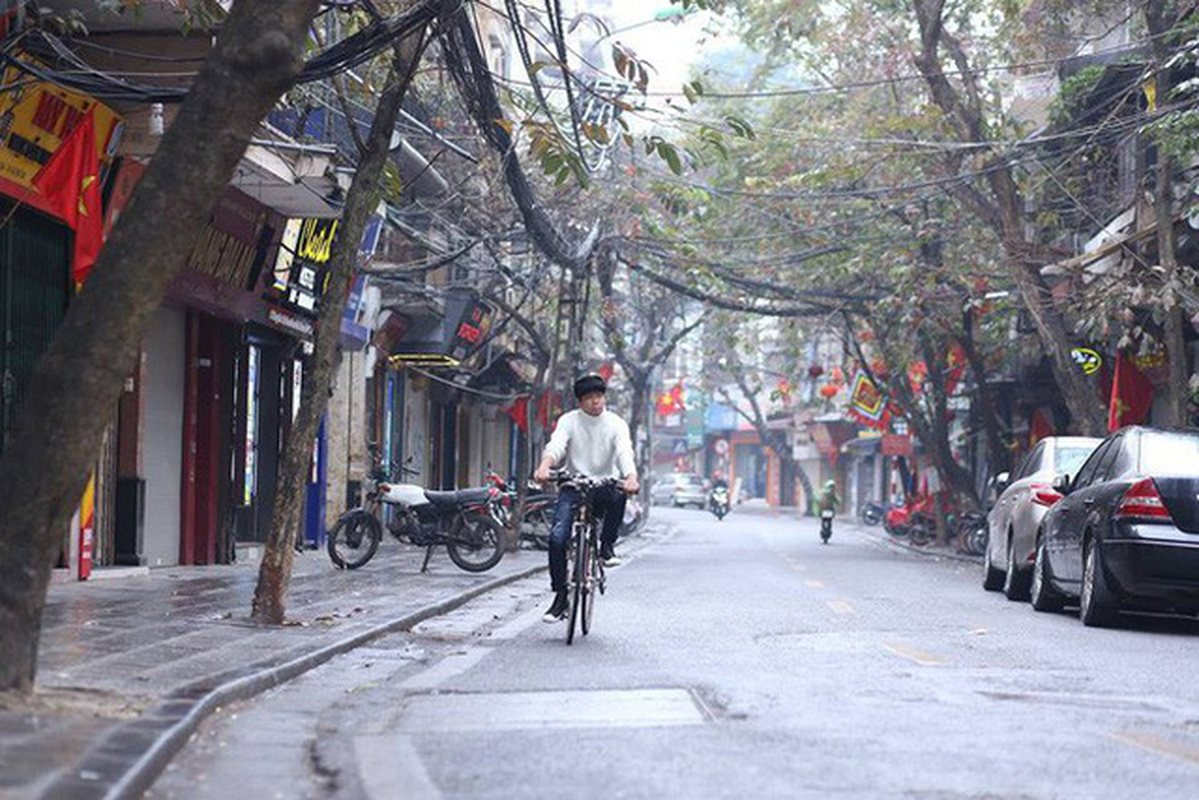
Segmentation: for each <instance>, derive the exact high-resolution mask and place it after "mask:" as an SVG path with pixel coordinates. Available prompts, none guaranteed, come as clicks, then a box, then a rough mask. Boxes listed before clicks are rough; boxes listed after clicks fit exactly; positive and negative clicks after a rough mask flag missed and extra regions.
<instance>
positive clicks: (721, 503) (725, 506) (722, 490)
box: [708, 486, 729, 519]
mask: <svg viewBox="0 0 1199 800" xmlns="http://www.w3.org/2000/svg"><path fill="white" fill-rule="evenodd" d="M708 510H709V511H711V512H712V513H713V514H715V515H716V519H724V515H725V514H727V513H729V487H727V486H715V487H713V488H712V493H711V494H709V495H708Z"/></svg>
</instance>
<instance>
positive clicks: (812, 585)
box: [804, 581, 824, 589]
mask: <svg viewBox="0 0 1199 800" xmlns="http://www.w3.org/2000/svg"><path fill="white" fill-rule="evenodd" d="M804 583H806V584H807V586H808V588H809V589H823V588H824V581H804Z"/></svg>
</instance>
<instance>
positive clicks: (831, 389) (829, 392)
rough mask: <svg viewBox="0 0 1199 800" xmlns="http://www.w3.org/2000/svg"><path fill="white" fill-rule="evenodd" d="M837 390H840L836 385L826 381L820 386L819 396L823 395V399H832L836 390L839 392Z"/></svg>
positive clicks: (835, 394)
mask: <svg viewBox="0 0 1199 800" xmlns="http://www.w3.org/2000/svg"><path fill="white" fill-rule="evenodd" d="M839 391H841V390H840V389H839V388H837V387H836V386H834V385H833V384H831V383H826V384H824V386H821V387H820V396H821V397H823V398H824V399H825V400H832V399H833V398H834V397H836V396H837V392H839Z"/></svg>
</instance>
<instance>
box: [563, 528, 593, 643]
mask: <svg viewBox="0 0 1199 800" xmlns="http://www.w3.org/2000/svg"><path fill="white" fill-rule="evenodd" d="M575 537H576V542H577V543H576V545H575V563H574V565H573V567H572V569H571V584H572V585H571V590H570V625H569V626H567V628H566V643H567V644H573V643H574V640H575V629H576V628H577V627H578V626H579V622H580V621H581V620H580V618H581V617H583V616H585V615H584V614H581V613H580V612H581V611H583V604H584V602H585V600H584V598H585V597H586V589H585V588H584V587H585V586H586V585H587V559H588V558H589V557H590V556H589V553H590V550H591V542H589V541H588V537H587V535H586V534H585V533H583V532H581V531H576V533H575Z"/></svg>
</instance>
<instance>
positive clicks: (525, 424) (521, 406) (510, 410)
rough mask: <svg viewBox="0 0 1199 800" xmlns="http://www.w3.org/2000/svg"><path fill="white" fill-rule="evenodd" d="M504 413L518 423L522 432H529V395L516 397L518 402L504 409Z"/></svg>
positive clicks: (517, 425)
mask: <svg viewBox="0 0 1199 800" xmlns="http://www.w3.org/2000/svg"><path fill="white" fill-rule="evenodd" d="M504 413H505V414H507V415H508V416H509V417H511V418H512V421H513V422H515V423H516V427H518V428H520V432H521V433H523V434H526V435H527V434H528V432H529V397H528V395H523V396H521V397H518V398H516V402H514V403H513V404H512V405H510V406H508V407H507V408H505V409H504Z"/></svg>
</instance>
